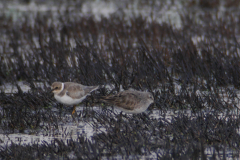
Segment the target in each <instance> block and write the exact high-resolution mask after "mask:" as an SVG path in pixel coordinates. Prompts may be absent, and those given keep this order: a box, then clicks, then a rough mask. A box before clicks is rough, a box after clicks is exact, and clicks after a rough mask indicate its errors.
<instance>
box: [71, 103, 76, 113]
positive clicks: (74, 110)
mask: <svg viewBox="0 0 240 160" xmlns="http://www.w3.org/2000/svg"><path fill="white" fill-rule="evenodd" d="M75 112H76V105H73V111H72V115H73V114H74V113H75Z"/></svg>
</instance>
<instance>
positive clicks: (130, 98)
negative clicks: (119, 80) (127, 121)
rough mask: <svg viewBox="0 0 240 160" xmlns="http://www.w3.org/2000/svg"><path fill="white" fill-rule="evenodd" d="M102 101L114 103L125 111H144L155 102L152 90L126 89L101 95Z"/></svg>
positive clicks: (131, 112) (132, 112)
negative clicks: (113, 93) (108, 94)
mask: <svg viewBox="0 0 240 160" xmlns="http://www.w3.org/2000/svg"><path fill="white" fill-rule="evenodd" d="M99 98H100V100H101V101H103V102H105V103H108V104H110V105H113V106H114V107H116V108H117V109H119V110H121V111H123V112H125V113H130V114H134V113H142V112H144V111H145V110H147V108H148V107H149V105H150V104H152V103H153V102H154V97H153V95H152V93H150V92H142V91H135V90H126V91H122V92H119V93H118V94H116V95H110V96H102V97H99Z"/></svg>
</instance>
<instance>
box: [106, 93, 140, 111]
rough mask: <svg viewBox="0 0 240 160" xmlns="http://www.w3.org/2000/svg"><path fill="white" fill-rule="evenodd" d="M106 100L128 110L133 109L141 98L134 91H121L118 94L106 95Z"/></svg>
mask: <svg viewBox="0 0 240 160" xmlns="http://www.w3.org/2000/svg"><path fill="white" fill-rule="evenodd" d="M104 101H105V102H107V103H110V104H112V105H116V106H119V107H121V108H124V109H127V110H133V109H134V107H135V106H136V105H137V104H138V103H139V102H140V101H141V99H140V98H139V97H138V96H137V95H136V94H134V93H129V92H120V93H119V94H117V95H114V96H108V97H105V98H104Z"/></svg>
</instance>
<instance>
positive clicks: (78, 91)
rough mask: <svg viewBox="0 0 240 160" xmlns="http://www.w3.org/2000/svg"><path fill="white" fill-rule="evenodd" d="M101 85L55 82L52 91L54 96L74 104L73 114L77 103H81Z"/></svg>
mask: <svg viewBox="0 0 240 160" xmlns="http://www.w3.org/2000/svg"><path fill="white" fill-rule="evenodd" d="M98 88H99V86H84V85H82V84H79V83H74V82H53V83H52V85H51V91H52V92H53V93H54V98H55V99H56V100H57V101H58V102H60V103H62V104H65V105H73V111H72V114H74V113H75V112H76V104H79V103H81V102H82V101H83V100H84V99H85V98H86V96H88V95H90V93H91V92H92V91H94V90H97V89H98Z"/></svg>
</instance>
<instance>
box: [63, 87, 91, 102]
mask: <svg viewBox="0 0 240 160" xmlns="http://www.w3.org/2000/svg"><path fill="white" fill-rule="evenodd" d="M69 91H71V92H69ZM66 95H68V96H70V97H72V98H74V99H79V98H82V97H83V96H85V95H86V93H85V91H84V89H83V88H82V86H81V85H70V86H68V88H67V91H66Z"/></svg>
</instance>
